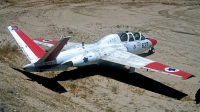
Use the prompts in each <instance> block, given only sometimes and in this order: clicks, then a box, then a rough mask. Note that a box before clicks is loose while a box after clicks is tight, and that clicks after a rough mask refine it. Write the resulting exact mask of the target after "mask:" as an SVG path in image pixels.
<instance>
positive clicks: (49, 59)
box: [44, 38, 69, 62]
mask: <svg viewBox="0 0 200 112" xmlns="http://www.w3.org/2000/svg"><path fill="white" fill-rule="evenodd" d="M68 40H69V38H64V39H63V40H62V42H61V43H60V44H59V45H58V46H57V47H56V48H55V49H54V50H53V51H52V52H51V54H49V56H48V57H47V58H46V59H45V60H44V61H45V62H47V61H52V60H55V59H56V57H57V56H58V54H59V53H60V51H61V50H62V48H63V46H64V45H65V44H66V43H67V41H68Z"/></svg>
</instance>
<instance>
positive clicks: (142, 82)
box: [54, 64, 187, 100]
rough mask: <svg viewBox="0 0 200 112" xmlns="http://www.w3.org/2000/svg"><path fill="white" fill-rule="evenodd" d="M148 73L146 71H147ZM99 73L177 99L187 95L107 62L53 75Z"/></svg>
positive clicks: (72, 76)
mask: <svg viewBox="0 0 200 112" xmlns="http://www.w3.org/2000/svg"><path fill="white" fill-rule="evenodd" d="M147 73H148V72H147ZM97 74H98V75H101V76H105V77H109V78H112V79H114V80H117V81H120V82H123V83H126V84H129V85H133V86H137V87H140V88H143V89H146V90H149V91H152V92H155V93H158V94H162V95H165V96H168V97H171V98H175V99H177V100H180V99H182V98H183V97H185V96H187V94H185V93H183V92H180V91H178V90H175V89H173V88H171V87H169V86H166V85H164V84H162V83H160V82H157V81H155V80H153V79H151V78H148V77H145V76H143V75H141V74H139V73H133V74H129V73H128V71H127V69H125V68H122V67H116V66H109V65H107V64H100V65H90V66H84V67H79V68H77V69H75V70H72V71H66V72H62V73H60V74H58V75H57V77H54V80H56V81H65V80H76V79H80V78H85V77H89V76H94V75H97Z"/></svg>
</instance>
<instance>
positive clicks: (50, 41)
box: [34, 38, 58, 45]
mask: <svg viewBox="0 0 200 112" xmlns="http://www.w3.org/2000/svg"><path fill="white" fill-rule="evenodd" d="M34 40H37V41H39V42H43V43H48V44H53V45H55V44H56V43H57V42H58V41H56V40H49V41H45V39H40V38H38V39H34Z"/></svg>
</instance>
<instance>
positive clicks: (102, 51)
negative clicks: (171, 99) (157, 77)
mask: <svg viewBox="0 0 200 112" xmlns="http://www.w3.org/2000/svg"><path fill="white" fill-rule="evenodd" d="M8 30H9V31H10V33H11V34H12V36H13V37H14V38H15V40H16V41H17V43H18V45H19V46H20V48H21V49H22V51H23V53H24V54H25V56H26V57H27V58H28V60H29V61H30V63H29V64H27V65H25V66H23V69H24V70H25V71H27V72H44V71H59V70H62V71H66V70H67V69H68V68H69V67H79V66H85V65H92V64H99V63H101V62H102V61H106V62H110V63H115V64H120V65H124V66H129V67H130V73H134V72H135V68H137V69H142V68H143V69H147V70H151V71H155V72H160V73H163V74H169V75H173V76H177V77H182V79H183V80H185V79H188V78H190V77H193V76H194V75H192V74H190V73H187V72H184V71H182V70H179V69H177V68H173V67H170V66H167V65H164V64H162V63H159V62H156V61H153V60H150V59H147V58H144V57H141V56H139V55H137V54H138V53H141V52H144V51H146V50H149V51H148V53H154V52H155V49H154V46H155V45H156V44H157V40H155V39H154V38H145V37H144V36H143V35H142V34H141V33H140V32H129V31H125V32H122V33H118V34H109V35H107V36H105V37H103V38H102V39H100V40H99V41H98V42H96V43H93V44H84V43H73V42H68V40H69V39H70V38H71V37H70V36H67V37H66V36H64V35H62V36H61V37H60V40H59V41H56V40H49V39H41V38H38V39H34V40H32V39H31V38H30V37H28V36H27V35H26V34H25V33H24V32H23V31H22V30H21V29H19V28H18V27H17V26H15V25H12V26H8ZM38 44H39V45H45V46H49V47H50V48H49V50H47V51H45V50H43V49H42V48H41V47H40V46H39V45H38Z"/></svg>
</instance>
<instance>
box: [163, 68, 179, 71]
mask: <svg viewBox="0 0 200 112" xmlns="http://www.w3.org/2000/svg"><path fill="white" fill-rule="evenodd" d="M165 71H166V72H178V71H179V69H176V68H171V67H167V68H165Z"/></svg>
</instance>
